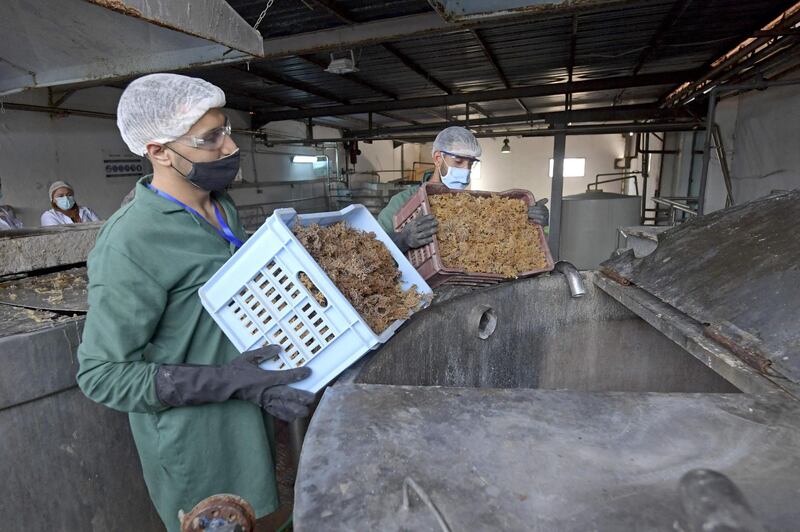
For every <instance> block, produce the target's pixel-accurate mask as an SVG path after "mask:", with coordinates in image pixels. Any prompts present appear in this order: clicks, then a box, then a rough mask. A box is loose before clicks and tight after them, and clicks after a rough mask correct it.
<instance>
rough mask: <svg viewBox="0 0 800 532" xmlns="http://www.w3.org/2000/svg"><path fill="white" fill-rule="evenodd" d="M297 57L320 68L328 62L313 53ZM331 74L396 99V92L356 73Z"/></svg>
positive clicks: (326, 65) (323, 68) (326, 66)
mask: <svg viewBox="0 0 800 532" xmlns="http://www.w3.org/2000/svg"><path fill="white" fill-rule="evenodd" d="M299 57H300V58H301V59H302V60H303V61H306V62H307V63H311V64H312V65H316V66H318V67H319V68H321V69H322V70H326V69H327V68H328V63H327V62H325V61H321V60H319V59H317V58H316V57H314V56H313V55H301V56H299ZM331 75H332V76H339V77H341V78H344V79H346V80H348V81H352V82H353V83H355V84H356V85H361V86H362V87H364V88H365V89H369V90H371V91H372V92H374V93H377V94H380V95H381V96H384V97H386V98H391V99H392V100H396V99H397V94H394V93H393V92H390V91H388V90H386V89H384V88H383V87H379V86H378V85H375V84H374V83H372V82H370V81H367V80H366V79H364V78H362V77H361V76H359V75H357V74H353V73H349V74H331Z"/></svg>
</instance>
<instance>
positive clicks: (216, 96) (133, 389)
mask: <svg viewBox="0 0 800 532" xmlns="http://www.w3.org/2000/svg"><path fill="white" fill-rule="evenodd" d="M224 105H225V94H224V93H223V92H222V90H220V89H219V88H218V87H216V86H214V85H212V84H210V83H208V82H206V81H203V80H201V79H196V78H190V77H186V76H179V75H174V74H153V75H149V76H144V77H142V78H139V79H137V80H135V81H133V82H132V83H131V84H130V85H128V87H127V88H126V89H125V91H124V92H123V94H122V96H121V98H120V101H119V105H118V108H117V125H118V126H119V129H120V133H121V134H122V138H123V140H124V141H125V143H126V144H127V145H128V147H129V148H130V149H131V151H133V152H134V153H136V154H137V155H141V156H145V155H146V156H147V157H148V158H149V159H150V161H151V163H152V164H153V174H152V175H149V176H146V177H144V178H142V179H141V180H140V181H139V182H138V184H137V185H136V193H135V196H134V199H133V200H132V201H131V202H130V203H128V204H127V205H125V206H124V207H122V208H120V209H119V210H118V211H117V212H116V213H115V214H114V215H113V216H112V217H111V218H110V219H109V220H108V221H107V222H106V224H105V225H104V226H103V228H102V230H101V231H100V233H99V235H98V237H97V244H96V246H95V248H94V250H93V251H92V253H91V254H90V255H89V260H88V269H89V313H88V315H87V317H86V325H85V328H84V331H83V341H82V343H81V345H80V348H79V350H78V360H79V363H80V368H79V370H78V375H77V379H78V385H79V386H80V388H81V390H83V392H84V393H85V394H86V395H87V396H88V397H89V398H90V399H92V400H94V401H97V402H98V403H102V404H104V405H106V406H109V407H111V408H114V409H116V410H121V411H123V412H127V413H128V417H129V420H130V425H131V431H132V433H133V437H134V440H135V442H136V448H137V450H138V451H139V457H140V458H141V462H142V470H143V472H144V479H145V482H146V483H147V488H148V491H149V492H150V496H151V498H152V500H153V503H154V504H155V506H156V509H157V510H158V513H159V515H160V516H161V519H162V520H163V521H164V524H165V525H166V527H167V529H168V530H169V531H178V530H179V528H180V522H179V520H178V512H179V510H181V509H183V510H186V511H188V510H190V509H191V508H192V507H193V506H195V504H197V503H198V502H200V501H201V500H203V499H204V498H206V497H208V496H210V495H214V494H217V493H232V494H236V495H238V496H240V497H243V498H244V499H246V500H247V501H249V502H250V503H251V504H252V506H253V507H254V509H255V512H256V515H257V516H258V517H260V516H263V515H266V514H268V513H271V512H273V511H275V510H276V509H277V507H278V499H277V490H276V484H275V470H274V460H273V455H274V453H273V452H271V451H274V447H273V445H272V441H271V440H272V419H271V416H274V417H278V418H281V419H284V420H287V421H288V420H291V419H293V418H296V417H303V416H307V415H308V413H309V405H310V403H311V402H312V401H313V400H314V395H313V394H311V393H309V392H306V391H302V390H297V389H295V388H291V387H289V386H288V384H290V383H293V382H296V381H299V380H302V379H304V378H306V377H308V376H309V375H310V373H311V370H310V369H309V368H297V369H292V370H287V371H265V370H262V369H261V368H259V364H260V363H262V362H264V361H265V360H268V359H271V358H273V357H274V356H275V355H277V352H278V350H279V347H277V346H267V347H264V348H261V349H259V350H256V351H251V352H248V353H244V354H241V355H240V354H239V353H238V352H237V350H236V348H235V347H234V346H233V344H232V343H231V342H230V341H229V340H228V338H227V337H226V336H225V334H224V333H223V332H222V330H221V329H220V328H219V327H218V326H217V325H216V323H215V322H214V320H213V319H212V318H211V316H209V315H208V314H207V313H206V312H205V311H204V310H203V307H202V305H201V302H200V299H199V297H198V295H197V290H198V288H200V287H201V286H202V285H203V284H205V282H206V281H208V279H209V278H210V277H211V276H212V275H213V274H214V273H215V272H216V271H217V270H218V269H219V268H220V267H221V266H222V265H223V264H224V263H225V262H226V261H227V260H228V259H229V258H230V257H231V255H232V254H233V253H234V252H235V251H236V249H237V248H238V247H239V246H241V245H242V243H243V241H244V240H245V238H246V237H245V233H244V228H243V227H242V224H241V223H240V221H239V217H238V215H237V213H236V207H235V205H234V204H233V201H232V200H231V198H230V196H228V195H227V194H226V193H225V191H224V189H225V187H226V186H227V185H229V184H230V183H231V181H232V180H233V179H234V177H235V176H236V174H237V172H238V170H239V149H238V148H237V146H236V144H235V143H234V141H233V140H232V139H231V126H230V123H229V122H228V119H227V118H226V116H225V114H224V113H223V112H222V111H221V108H222V107H223V106H224ZM108 444H109V445H113V444H114V442H111V441H109V442H108Z"/></svg>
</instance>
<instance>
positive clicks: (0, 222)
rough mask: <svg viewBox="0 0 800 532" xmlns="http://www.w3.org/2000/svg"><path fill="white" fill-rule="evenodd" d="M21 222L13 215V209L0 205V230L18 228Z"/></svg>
mask: <svg viewBox="0 0 800 532" xmlns="http://www.w3.org/2000/svg"><path fill="white" fill-rule="evenodd" d="M20 227H22V222H20V221H19V219H17V217H16V216H15V215H14V209H12V208H11V207H6V206H5V205H0V231H5V230H8V229H19V228H20Z"/></svg>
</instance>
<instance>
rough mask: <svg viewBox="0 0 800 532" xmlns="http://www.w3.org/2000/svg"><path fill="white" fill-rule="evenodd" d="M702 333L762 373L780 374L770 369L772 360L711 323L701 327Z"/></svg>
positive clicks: (775, 375)
mask: <svg viewBox="0 0 800 532" xmlns="http://www.w3.org/2000/svg"><path fill="white" fill-rule="evenodd" d="M703 334H704V335H705V336H706V337H708V338H711V339H712V340H714V341H715V342H717V343H719V344H720V345H722V346H724V347H726V348H727V349H729V350H730V351H731V352H732V353H733V354H735V355H736V356H737V357H739V358H740V359H741V360H742V361H743V362H744V363H745V364H747V365H748V366H750V367H751V368H753V369H755V370H757V371H759V372H761V373H763V374H764V375H770V376H773V377H780V376H781V375H780V374H778V373H777V372H776V371H775V370H773V369H772V361H771V360H769V359H767V358H766V357H765V356H764V355H762V354H761V353H760V352H758V350H757V349H755V348H754V347H752V346H748V345H745V344H744V343H742V342H741V341H739V340H737V339H735V338H731V337H730V336H729V335H726V334H725V333H723V332H722V331H720V330H719V329H717V328H716V327H714V326H713V325H706V326H705V327H703Z"/></svg>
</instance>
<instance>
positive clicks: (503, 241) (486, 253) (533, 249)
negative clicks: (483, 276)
mask: <svg viewBox="0 0 800 532" xmlns="http://www.w3.org/2000/svg"><path fill="white" fill-rule="evenodd" d="M428 201H429V202H430V205H431V213H432V214H433V215H434V216H436V218H437V219H438V220H439V232H438V234H437V240H438V242H439V253H440V254H441V259H442V263H443V264H444V265H445V266H446V267H448V268H461V269H464V270H466V271H468V272H475V273H495V274H500V275H502V276H504V277H516V276H517V275H518V274H520V273H522V272H527V271H532V270H538V269H541V268H545V267H546V266H547V258H546V256H545V252H544V250H543V249H542V247H541V245H540V242H539V234H538V229H537V228H536V227H535V226H534V225H532V224H531V223H530V222H529V221H528V213H527V205H526V204H525V202H524V201H522V200H519V199H514V198H507V197H503V196H498V195H495V194H493V195H492V196H491V197H482V196H473V195H471V194H466V193H460V194H432V195H430V196H428Z"/></svg>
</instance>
